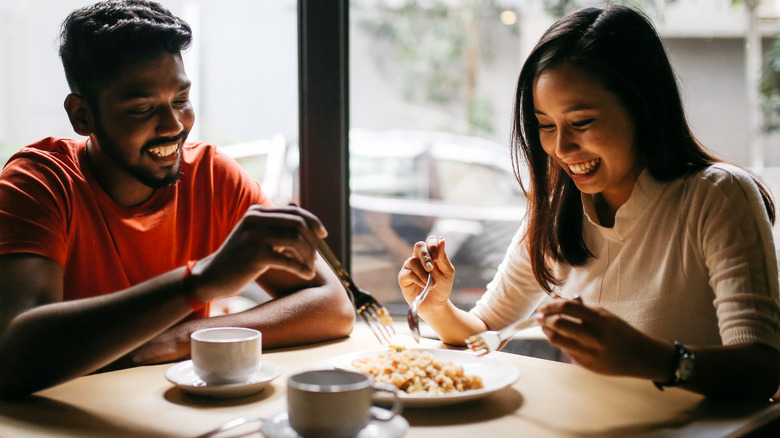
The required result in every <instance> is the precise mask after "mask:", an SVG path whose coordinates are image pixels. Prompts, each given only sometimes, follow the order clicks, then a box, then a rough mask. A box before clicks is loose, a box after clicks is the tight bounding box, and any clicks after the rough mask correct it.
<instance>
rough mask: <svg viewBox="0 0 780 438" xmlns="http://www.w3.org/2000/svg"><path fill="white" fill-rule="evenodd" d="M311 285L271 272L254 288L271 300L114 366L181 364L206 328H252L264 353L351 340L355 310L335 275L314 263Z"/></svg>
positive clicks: (190, 324) (191, 325) (177, 333)
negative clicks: (192, 340)
mask: <svg viewBox="0 0 780 438" xmlns="http://www.w3.org/2000/svg"><path fill="white" fill-rule="evenodd" d="M316 263H317V276H316V277H315V278H314V280H312V281H309V282H302V280H301V279H300V278H298V277H295V276H293V275H290V274H289V273H286V272H284V271H279V270H274V271H269V272H267V273H266V274H264V275H263V276H261V277H260V278H258V280H257V283H258V284H259V285H260V286H261V287H262V288H263V290H265V291H267V292H268V293H269V294H270V295H271V296H272V297H273V298H274V299H272V300H270V301H267V302H265V303H263V304H260V305H258V306H256V307H253V308H251V309H248V310H246V311H243V312H240V313H235V314H231V315H224V316H216V317H212V318H205V319H197V320H193V321H187V322H184V323H182V324H177V325H175V326H173V327H171V328H170V329H169V330H166V331H165V332H163V333H162V334H160V335H159V336H157V337H155V338H154V339H152V340H151V341H150V342H148V343H147V344H145V345H143V346H141V347H140V348H138V349H137V350H135V351H133V352H132V353H130V354H129V355H128V356H127V357H125V358H123V359H122V360H121V361H120V362H119V363H117V364H116V367H117V368H122V367H128V366H137V365H148V364H153V363H162V362H171V361H176V360H182V359H185V358H187V357H189V354H190V343H189V341H190V334H191V333H192V332H194V331H196V330H200V329H201V328H206V327H223V326H231V327H232V326H238V327H250V328H254V329H257V330H260V331H261V332H263V348H274V347H283V346H292V345H301V344H309V343H314V342H321V341H327V340H331V339H337V338H341V337H346V336H349V334H350V333H351V332H352V328H353V325H354V322H355V309H354V308H353V307H352V303H351V302H350V300H349V297H348V295H347V294H346V292H345V291H344V288H343V287H342V286H341V283H340V282H339V280H338V278H337V277H336V275H335V274H334V273H333V271H331V270H330V268H329V267H328V265H327V264H326V263H325V262H324V261H323V260H322V259H321V258H319V257H318V259H317V262H316Z"/></svg>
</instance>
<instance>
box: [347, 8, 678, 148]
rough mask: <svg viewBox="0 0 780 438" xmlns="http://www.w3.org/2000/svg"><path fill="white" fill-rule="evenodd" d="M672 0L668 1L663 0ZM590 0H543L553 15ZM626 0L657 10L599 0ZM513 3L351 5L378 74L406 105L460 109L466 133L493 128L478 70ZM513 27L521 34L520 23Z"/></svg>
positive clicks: (493, 46)
mask: <svg viewBox="0 0 780 438" xmlns="http://www.w3.org/2000/svg"><path fill="white" fill-rule="evenodd" d="M673 1H675V0H667V3H669V2H673ZM594 3H595V2H594V1H593V0H590V1H583V0H545V1H544V5H545V8H546V10H547V11H548V12H549V13H550V14H551V15H552V16H554V17H560V16H563V15H564V14H566V13H568V12H571V11H573V10H575V9H579V8H581V7H584V6H588V5H593V4H594ZM612 3H618V4H625V5H628V6H632V7H635V8H638V9H640V10H643V11H645V12H646V13H648V14H649V15H655V14H656V13H658V12H661V11H659V10H658V8H659V6H658V5H659V2H656V1H655V0H623V1H619V0H613V1H604V2H601V4H612ZM513 4H514V3H511V4H510V3H507V2H502V1H501V0H461V1H459V2H457V3H455V2H452V1H445V0H405V1H403V2H399V1H388V0H370V1H369V0H361V1H353V3H352V6H351V7H352V9H353V10H354V11H356V12H357V14H355V15H356V16H359V17H360V18H359V19H358V25H359V26H361V27H362V28H363V29H365V30H366V31H368V33H369V34H370V35H373V37H374V39H375V47H377V49H376V50H375V52H374V53H375V56H374V58H375V59H374V62H376V63H377V65H378V66H379V70H380V71H391V72H392V73H391V74H390V75H391V77H392V80H393V83H394V86H396V87H397V88H398V90H399V91H400V92H401V94H402V96H403V97H404V99H405V100H406V101H408V102H417V103H424V104H427V105H433V106H436V107H439V108H441V109H447V108H461V110H462V111H463V113H464V114H466V117H467V118H468V125H469V127H470V132H468V133H467V134H470V135H485V136H489V135H490V134H493V133H494V132H495V125H494V119H495V117H494V115H495V114H494V111H493V108H492V105H491V103H490V101H489V99H488V98H486V97H485V96H483V95H481V94H480V92H479V88H478V86H477V84H478V75H479V71H480V69H481V68H485V67H489V66H490V65H491V63H492V62H493V60H494V59H495V56H496V54H497V53H498V52H499V49H500V48H499V47H497V44H496V43H495V42H494V41H491V40H490V39H489V36H488V34H489V33H488V32H486V26H490V25H495V23H499V22H500V21H499V16H500V14H501V13H502V12H503V11H506V10H508V9H511V8H512V5H513ZM510 26H511V31H512V32H515V33H517V32H519V30H520V29H519V27H518V24H517V23H515V24H512V25H510Z"/></svg>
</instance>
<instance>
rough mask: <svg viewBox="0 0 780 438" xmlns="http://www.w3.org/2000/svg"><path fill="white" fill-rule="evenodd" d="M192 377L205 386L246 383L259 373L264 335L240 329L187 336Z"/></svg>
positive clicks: (221, 329) (215, 328) (202, 331)
mask: <svg viewBox="0 0 780 438" xmlns="http://www.w3.org/2000/svg"><path fill="white" fill-rule="evenodd" d="M190 350H191V355H192V364H193V367H194V368H195V373H196V374H197V375H198V377H200V379H201V380H203V381H204V382H206V384H208V385H227V384H235V383H245V382H247V381H249V379H250V378H251V377H252V376H253V375H254V374H255V373H256V372H257V370H259V369H260V357H261V355H262V353H263V335H262V333H260V332H259V331H257V330H254V329H249V328H242V327H213V328H207V329H202V330H198V331H196V332H194V333H192V334H191V335H190Z"/></svg>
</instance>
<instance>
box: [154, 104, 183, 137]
mask: <svg viewBox="0 0 780 438" xmlns="http://www.w3.org/2000/svg"><path fill="white" fill-rule="evenodd" d="M180 113H181V112H180V111H179V110H177V109H176V108H173V107H170V106H168V107H165V108H161V109H160V110H159V111H158V113H157V134H158V135H161V136H174V135H179V133H180V132H181V131H182V130H183V129H184V124H183V123H182V122H181V114H180Z"/></svg>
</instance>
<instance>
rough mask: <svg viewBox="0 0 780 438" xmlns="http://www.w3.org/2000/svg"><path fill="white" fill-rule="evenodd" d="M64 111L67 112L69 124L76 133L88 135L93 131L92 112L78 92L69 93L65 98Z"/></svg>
mask: <svg viewBox="0 0 780 438" xmlns="http://www.w3.org/2000/svg"><path fill="white" fill-rule="evenodd" d="M65 111H66V112H67V113H68V118H69V119H70V125H71V126H73V130H74V131H76V133H77V134H80V135H84V136H88V135H90V134H92V131H93V129H92V128H93V121H94V118H93V114H92V108H91V107H90V105H89V103H87V101H85V100H84V98H82V97H81V96H79V95H78V94H74V93H70V94H68V97H66V98H65Z"/></svg>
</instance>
